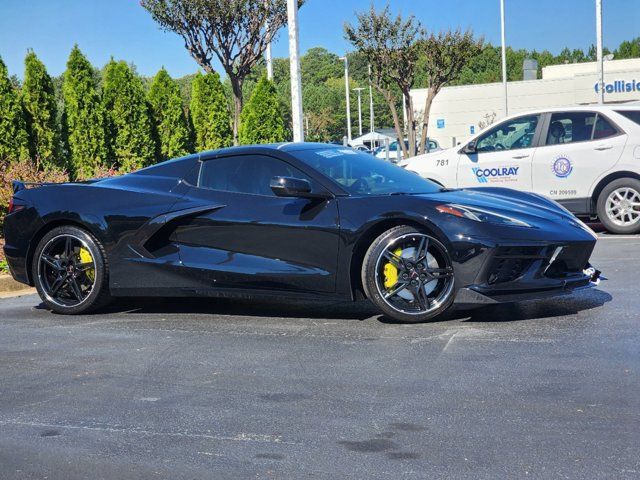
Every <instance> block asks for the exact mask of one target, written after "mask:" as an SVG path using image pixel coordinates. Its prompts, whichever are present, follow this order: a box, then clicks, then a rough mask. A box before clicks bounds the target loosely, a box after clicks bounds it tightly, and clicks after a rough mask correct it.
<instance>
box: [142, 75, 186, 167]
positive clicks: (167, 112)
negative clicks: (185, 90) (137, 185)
mask: <svg viewBox="0 0 640 480" xmlns="http://www.w3.org/2000/svg"><path fill="white" fill-rule="evenodd" d="M147 98H148V100H149V105H150V107H151V115H152V120H153V124H154V129H155V133H156V135H157V141H158V149H159V157H160V159H162V160H166V159H168V158H174V157H179V156H181V155H186V154H187V153H189V147H190V145H189V143H190V142H189V140H190V134H189V128H188V125H187V119H186V117H185V114H184V110H183V108H182V97H181V96H180V87H179V86H178V84H177V83H176V82H175V81H174V80H173V79H172V78H171V77H170V76H169V73H167V71H166V70H165V69H164V67H162V69H160V71H159V72H158V73H157V74H156V76H155V77H154V78H153V81H152V82H151V87H150V88H149V93H148V95H147Z"/></svg>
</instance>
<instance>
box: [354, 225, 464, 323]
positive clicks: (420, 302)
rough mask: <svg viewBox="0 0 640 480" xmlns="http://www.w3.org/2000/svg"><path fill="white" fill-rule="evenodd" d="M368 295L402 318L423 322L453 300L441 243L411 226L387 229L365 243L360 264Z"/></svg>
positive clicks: (388, 312)
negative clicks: (365, 252) (367, 245)
mask: <svg viewBox="0 0 640 480" xmlns="http://www.w3.org/2000/svg"><path fill="white" fill-rule="evenodd" d="M362 284H363V286H364V290H365V293H366V294H367V297H368V298H369V299H370V300H371V301H372V302H373V303H374V304H375V305H376V306H377V307H378V308H379V309H380V310H382V312H383V313H384V314H385V315H386V316H388V317H390V318H393V319H395V320H398V321H401V322H411V323H416V322H424V321H427V320H431V319H433V318H435V317H437V316H438V315H441V314H442V313H444V312H445V310H447V309H448V308H449V307H450V306H451V304H452V303H453V299H454V295H453V290H454V272H453V265H452V263H451V258H450V256H449V252H448V251H447V249H446V247H445V246H444V245H443V244H442V243H441V242H440V241H438V240H437V239H436V238H434V237H433V236H431V235H428V234H426V233H424V232H421V231H419V230H417V229H415V228H413V227H409V226H400V227H395V228H392V229H390V230H387V231H386V232H384V233H383V234H382V235H380V236H379V237H378V238H377V239H376V240H375V241H374V242H373V243H372V244H371V246H370V247H369V250H368V251H367V254H366V255H365V258H364V261H363V265H362Z"/></svg>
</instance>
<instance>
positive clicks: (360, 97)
mask: <svg viewBox="0 0 640 480" xmlns="http://www.w3.org/2000/svg"><path fill="white" fill-rule="evenodd" d="M354 90H355V91H356V92H358V133H359V134H360V136H362V90H364V88H362V87H359V88H354Z"/></svg>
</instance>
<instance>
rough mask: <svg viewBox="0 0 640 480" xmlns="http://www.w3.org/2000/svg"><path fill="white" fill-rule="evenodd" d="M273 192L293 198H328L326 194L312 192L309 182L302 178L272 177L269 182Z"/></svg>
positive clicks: (279, 195)
mask: <svg viewBox="0 0 640 480" xmlns="http://www.w3.org/2000/svg"><path fill="white" fill-rule="evenodd" d="M269 186H270V187H271V190H272V191H273V193H275V194H276V195H277V196H278V197H295V198H328V197H329V195H328V194H324V193H313V192H312V191H311V184H310V183H309V181H308V180H305V179H303V178H293V177H273V178H272V179H271V183H270V184H269Z"/></svg>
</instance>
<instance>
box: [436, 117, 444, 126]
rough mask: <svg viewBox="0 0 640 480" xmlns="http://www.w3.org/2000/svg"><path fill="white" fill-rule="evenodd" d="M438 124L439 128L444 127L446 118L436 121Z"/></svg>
mask: <svg viewBox="0 0 640 480" xmlns="http://www.w3.org/2000/svg"><path fill="white" fill-rule="evenodd" d="M436 124H437V126H438V128H444V118H439V119H438V120H437V121H436Z"/></svg>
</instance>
